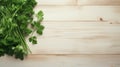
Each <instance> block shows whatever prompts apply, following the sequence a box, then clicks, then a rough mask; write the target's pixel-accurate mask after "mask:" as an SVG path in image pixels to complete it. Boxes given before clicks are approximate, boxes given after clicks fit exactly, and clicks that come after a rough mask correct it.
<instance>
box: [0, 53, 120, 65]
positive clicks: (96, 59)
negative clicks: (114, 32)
mask: <svg viewBox="0 0 120 67" xmlns="http://www.w3.org/2000/svg"><path fill="white" fill-rule="evenodd" d="M0 66H1V67H120V56H118V55H109V56H108V55H102V56H101V55H64V56H63V55H61V56H58V55H29V56H28V58H27V59H26V60H24V61H19V60H14V59H13V58H10V57H3V58H1V59H0Z"/></svg>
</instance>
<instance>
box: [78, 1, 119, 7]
mask: <svg viewBox="0 0 120 67" xmlns="http://www.w3.org/2000/svg"><path fill="white" fill-rule="evenodd" d="M78 4H79V5H101V6H102V5H107V6H109V5H113V6H116V5H120V0H78Z"/></svg>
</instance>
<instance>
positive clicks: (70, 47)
mask: <svg viewBox="0 0 120 67" xmlns="http://www.w3.org/2000/svg"><path fill="white" fill-rule="evenodd" d="M43 24H44V25H45V27H46V28H45V30H44V35H43V36H41V37H39V36H38V44H37V45H33V46H32V45H30V47H31V49H32V52H33V54H120V30H119V29H120V24H110V23H109V22H43ZM34 35H36V34H34ZM29 44H30V43H29Z"/></svg>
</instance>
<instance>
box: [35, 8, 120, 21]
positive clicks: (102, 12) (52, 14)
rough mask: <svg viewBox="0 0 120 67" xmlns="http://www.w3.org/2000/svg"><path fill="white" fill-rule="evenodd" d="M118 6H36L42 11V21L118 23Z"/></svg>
mask: <svg viewBox="0 0 120 67" xmlns="http://www.w3.org/2000/svg"><path fill="white" fill-rule="evenodd" d="M119 8H120V6H37V7H36V8H35V11H36V12H38V11H39V10H40V9H42V10H43V11H44V13H45V16H44V18H45V19H44V21H100V18H102V19H103V20H104V21H115V22H120V9H119Z"/></svg>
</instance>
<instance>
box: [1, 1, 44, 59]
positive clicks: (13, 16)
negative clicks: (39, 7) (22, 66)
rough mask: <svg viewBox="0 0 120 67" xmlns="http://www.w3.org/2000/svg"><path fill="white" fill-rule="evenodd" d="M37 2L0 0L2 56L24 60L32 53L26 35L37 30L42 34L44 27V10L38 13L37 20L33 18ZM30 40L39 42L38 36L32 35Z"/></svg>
mask: <svg viewBox="0 0 120 67" xmlns="http://www.w3.org/2000/svg"><path fill="white" fill-rule="evenodd" d="M36 4H37V2H36V1H35V0H0V56H4V55H9V56H14V57H15V58H16V59H21V60H23V59H24V57H25V56H27V55H28V54H29V53H31V51H30V49H29V47H28V44H27V43H26V40H25V37H26V36H29V34H32V33H33V32H35V31H36V32H37V33H38V34H40V35H42V34H43V29H44V26H43V25H41V22H42V20H43V15H44V14H43V12H42V11H39V12H38V13H37V14H36V17H37V20H36V21H34V20H33V15H34V10H33V9H34V7H35V6H36ZM29 25H31V28H29V27H28V26H29ZM29 41H30V42H32V43H33V44H37V37H36V36H31V37H30V38H29Z"/></svg>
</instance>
